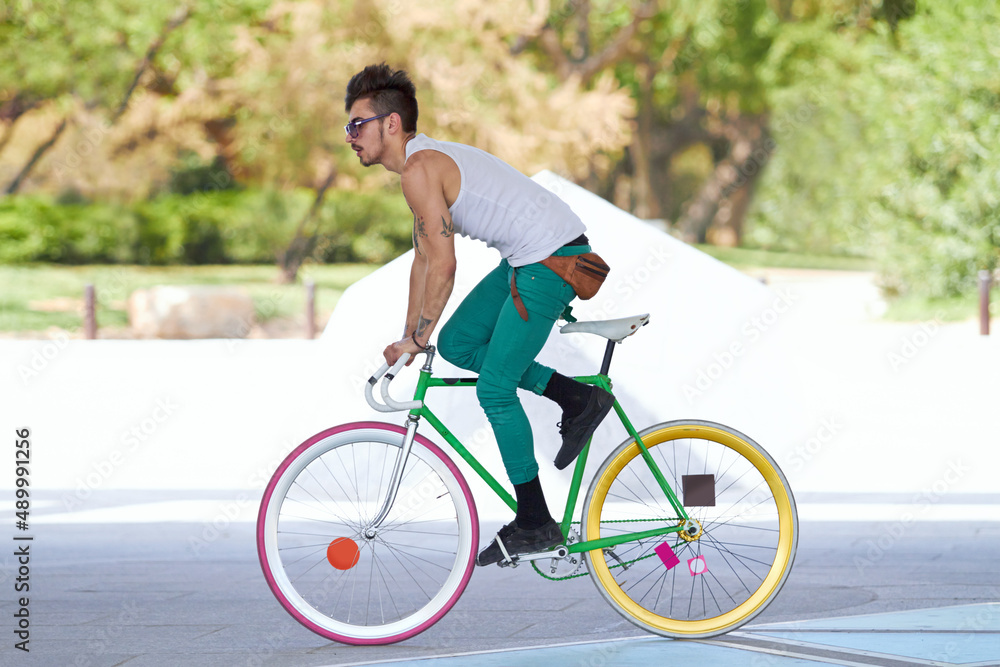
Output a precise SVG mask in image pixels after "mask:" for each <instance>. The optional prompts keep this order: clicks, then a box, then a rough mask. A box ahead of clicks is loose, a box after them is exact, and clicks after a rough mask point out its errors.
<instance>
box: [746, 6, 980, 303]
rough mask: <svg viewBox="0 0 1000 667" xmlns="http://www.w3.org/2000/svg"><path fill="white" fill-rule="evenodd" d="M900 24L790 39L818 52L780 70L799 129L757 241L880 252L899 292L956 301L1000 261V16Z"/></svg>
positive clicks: (798, 33)
mask: <svg viewBox="0 0 1000 667" xmlns="http://www.w3.org/2000/svg"><path fill="white" fill-rule="evenodd" d="M894 11H895V10H894ZM894 16H895V18H893V16H888V15H886V16H884V17H883V18H884V20H885V22H879V23H875V24H874V25H872V26H871V30H870V31H869V32H864V33H858V32H857V31H854V32H852V33H850V34H846V35H845V34H843V33H841V34H836V33H834V32H833V31H831V27H832V26H828V25H823V24H822V23H814V24H812V25H802V26H798V27H797V28H795V29H789V30H785V31H782V34H781V37H780V39H779V48H780V49H782V50H783V51H785V52H789V53H792V52H804V51H803V50H805V49H808V50H809V51H811V52H812V53H813V54H814V56H815V57H814V59H813V60H811V61H809V60H805V59H803V58H796V59H795V61H794V62H795V63H796V67H795V71H794V76H791V75H790V74H789V72H787V71H784V70H781V69H779V68H772V70H773V73H772V76H771V81H772V82H773V83H774V84H775V86H776V88H775V91H774V95H773V99H774V100H775V107H776V108H775V118H776V119H779V121H780V120H782V119H783V120H784V121H785V125H784V129H783V130H782V131H778V130H777V126H776V131H775V137H776V140H777V146H778V147H777V149H776V150H775V152H774V154H773V156H771V160H770V163H769V166H768V172H767V174H766V178H765V179H764V181H763V182H762V184H761V187H760V188H759V190H758V196H757V199H756V200H755V203H754V209H753V211H752V213H751V218H750V225H749V233H748V235H747V239H748V241H749V242H751V243H754V244H756V245H758V246H760V247H764V248H775V249H787V250H794V251H810V252H824V253H843V254H869V255H873V256H874V257H876V258H877V259H878V261H879V265H880V267H881V276H882V277H881V280H882V283H883V286H884V287H885V289H886V291H887V292H888V293H890V294H906V293H911V294H914V295H923V296H924V297H928V298H947V297H950V296H953V295H957V294H960V293H963V292H966V293H967V292H969V291H970V290H974V289H975V277H976V273H977V271H978V270H980V269H992V268H994V267H996V266H997V263H998V258H1000V195H998V192H1000V154H998V153H997V151H996V150H994V147H995V146H997V145H1000V78H998V77H997V76H996V62H997V58H998V55H1000V52H998V51H997V44H1000V18H998V15H997V11H996V5H995V3H994V2H988V1H985V0H979V1H975V2H966V3H960V4H953V3H945V2H942V1H940V0H938V1H933V0H928V1H927V2H921V3H919V4H918V5H917V11H916V12H915V14H914V15H913V16H912V17H908V16H907V14H906V13H900V12H896V14H894ZM903 19H905V20H903ZM848 44H849V45H850V48H847V46H848Z"/></svg>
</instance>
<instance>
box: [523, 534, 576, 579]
mask: <svg viewBox="0 0 1000 667" xmlns="http://www.w3.org/2000/svg"><path fill="white" fill-rule="evenodd" d="M579 541H580V533H579V532H577V530H576V528H570V529H569V534H568V535H566V542H565V544H566V546H570V545H573V544H576V543H577V542H579ZM531 566H532V567H533V568H535V571H536V572H538V574H540V575H542V576H543V577H545V578H546V579H566V578H567V577H572V576H574V575H575V574H577V573H578V572H579V571H580V568H582V567H583V554H582V553H570V554H567V555H566V557H565V558H543V559H540V560H533V561H531Z"/></svg>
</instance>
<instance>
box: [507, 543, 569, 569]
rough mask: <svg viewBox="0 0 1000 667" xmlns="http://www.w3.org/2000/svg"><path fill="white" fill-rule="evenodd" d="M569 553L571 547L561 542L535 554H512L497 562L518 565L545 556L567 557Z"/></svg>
mask: <svg viewBox="0 0 1000 667" xmlns="http://www.w3.org/2000/svg"><path fill="white" fill-rule="evenodd" d="M568 555H569V549H568V548H567V547H566V545H565V544H561V545H559V546H558V547H556V548H555V549H548V550H546V551H539V552H538V553H533V554H517V555H515V556H511V557H510V559H506V558H504V559H502V560H500V561H499V562H497V565H499V566H500V567H517V565H518V563H520V562H521V561H532V560H542V559H545V558H565V557H566V556H568Z"/></svg>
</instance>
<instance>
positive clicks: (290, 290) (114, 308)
mask: <svg viewBox="0 0 1000 667" xmlns="http://www.w3.org/2000/svg"><path fill="white" fill-rule="evenodd" d="M377 268H378V266H375V265H368V264H335V265H329V266H325V265H306V266H305V267H303V268H302V270H301V271H299V280H300V282H299V283H298V284H294V285H279V284H277V283H276V282H275V279H276V277H277V275H278V269H277V268H276V267H274V266H270V265H236V266H169V267H160V266H158V267H148V266H108V265H90V266H63V265H57V264H31V265H23V266H0V285H3V289H2V291H0V331H38V330H44V329H47V328H49V327H59V328H62V329H67V330H75V329H77V328H78V327H81V326H82V324H83V291H84V285H86V284H87V283H90V284H93V285H94V290H95V294H96V297H97V322H98V326H100V327H125V326H128V314H127V312H126V310H125V308H126V301H127V300H128V297H129V294H131V293H132V292H133V291H134V290H137V289H144V288H149V287H153V286H155V285H226V286H238V287H242V288H244V289H245V290H246V291H247V292H248V293H249V294H250V296H251V298H252V299H253V301H254V306H255V309H256V311H257V317H258V320H260V321H267V320H270V319H274V318H284V317H299V316H302V314H303V313H304V312H305V301H306V290H305V288H304V287H303V284H302V283H303V282H304V281H305V280H306V279H311V280H313V281H314V282H315V283H316V312H317V313H318V314H319V313H329V312H330V311H332V310H333V307H334V306H335V305H336V303H337V300H338V299H340V296H341V294H343V293H344V290H345V289H347V287H348V286H350V285H351V284H353V283H354V282H356V281H358V280H360V279H361V278H363V277H364V276H366V275H368V274H369V273H371V272H372V271H374V270H375V269H377Z"/></svg>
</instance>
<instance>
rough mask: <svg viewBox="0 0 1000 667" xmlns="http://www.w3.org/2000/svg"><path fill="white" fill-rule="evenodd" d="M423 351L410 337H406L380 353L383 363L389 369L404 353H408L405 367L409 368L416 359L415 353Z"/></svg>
mask: <svg viewBox="0 0 1000 667" xmlns="http://www.w3.org/2000/svg"><path fill="white" fill-rule="evenodd" d="M423 351H424V348H422V347H420V346H419V345H417V344H416V343H415V342H413V339H412V338H411V337H410V336H406V337H405V338H400V339H399V340H397V341H396V342H395V343H392V344H391V345H389V346H387V347H386V348H385V350H383V351H382V356H383V357H385V362H386V363H387V364H389V367H390V368H391V367H392V365H393V364H395V363H396V362H397V361H398V360H399V358H400V357H401V356H403V354H404V353H405V352H409V353H410V359H409V361H407V362H406V365H407V366H409V365H410V364H412V363H413V360H414V359H416V357H417V353H418V352H423Z"/></svg>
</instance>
